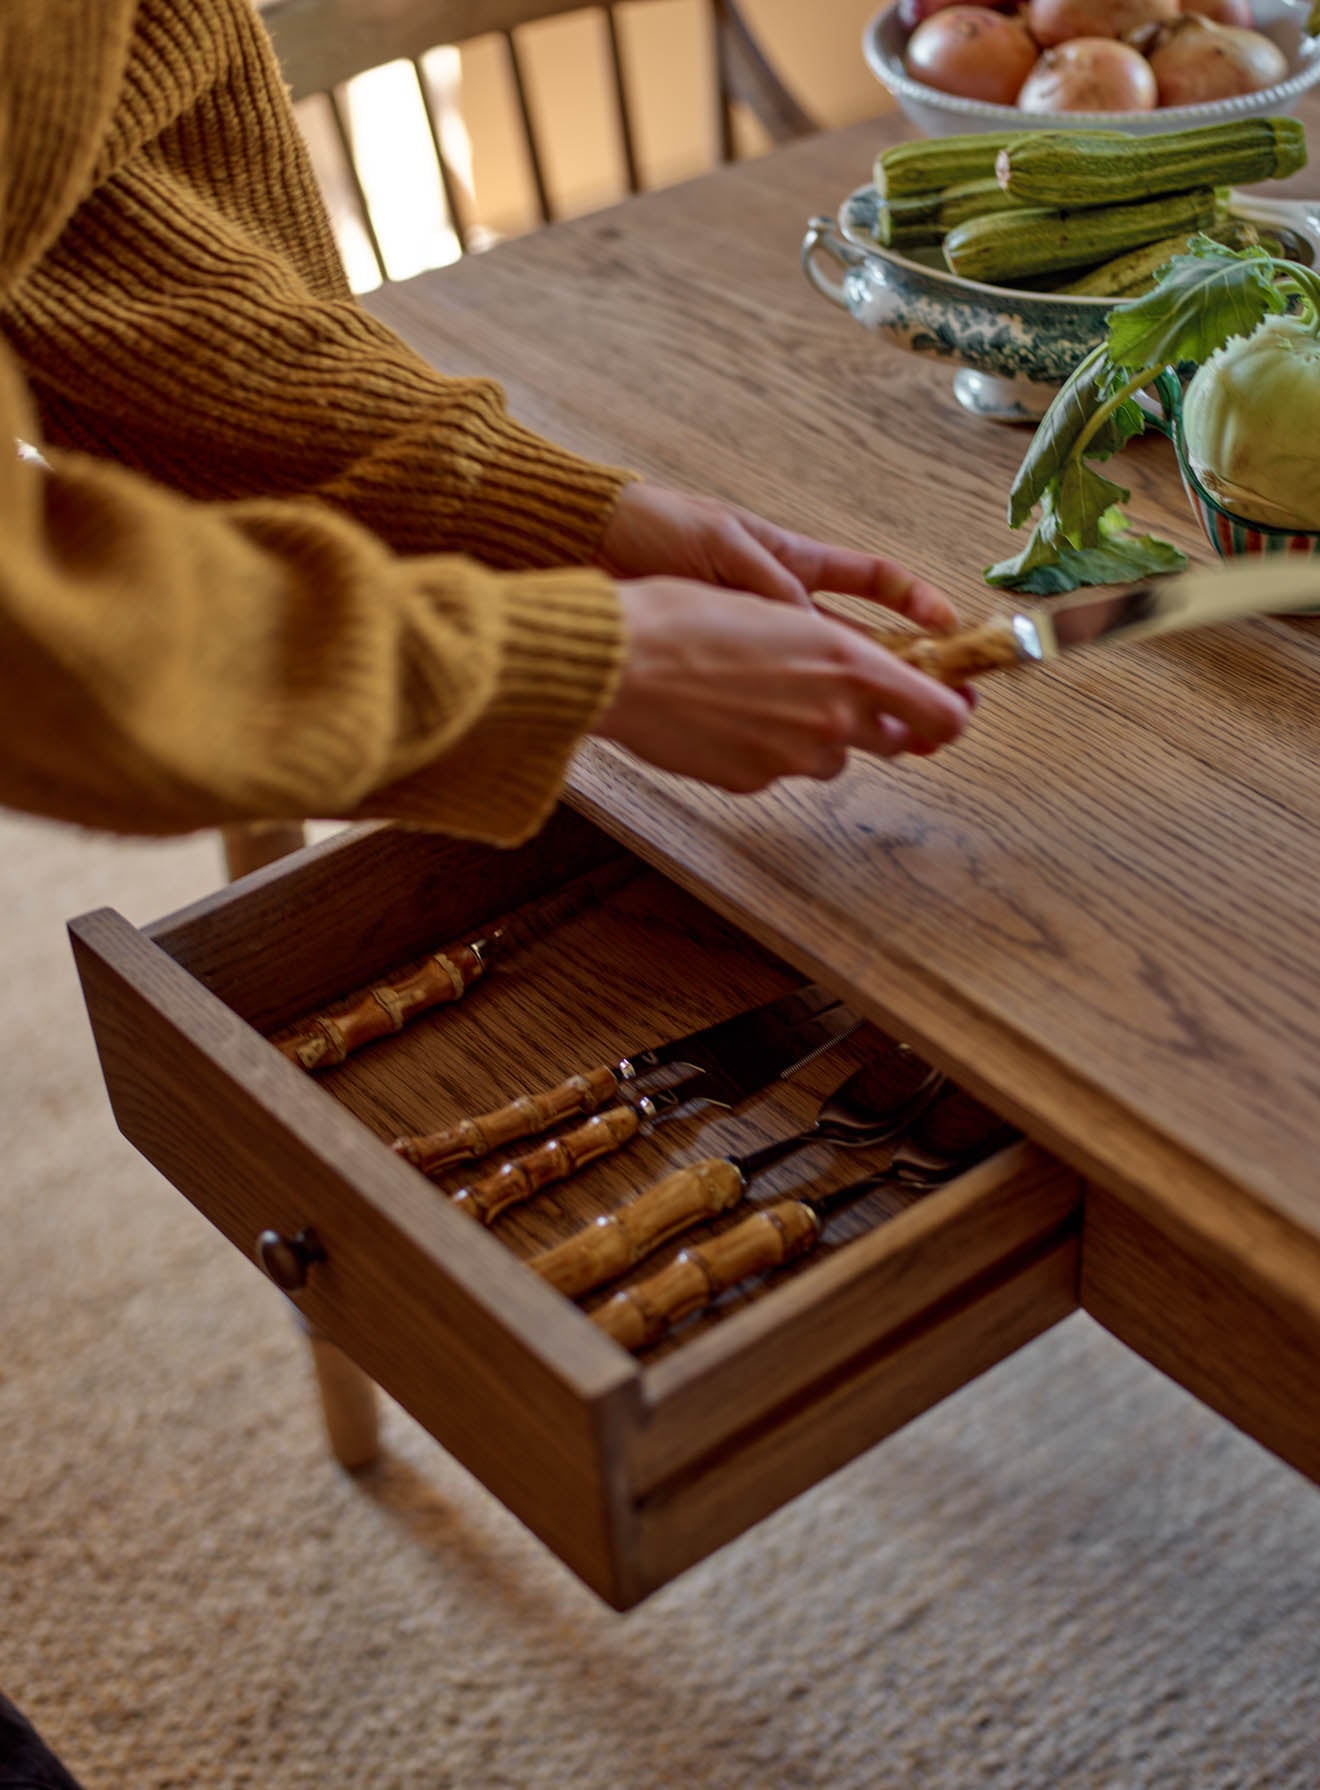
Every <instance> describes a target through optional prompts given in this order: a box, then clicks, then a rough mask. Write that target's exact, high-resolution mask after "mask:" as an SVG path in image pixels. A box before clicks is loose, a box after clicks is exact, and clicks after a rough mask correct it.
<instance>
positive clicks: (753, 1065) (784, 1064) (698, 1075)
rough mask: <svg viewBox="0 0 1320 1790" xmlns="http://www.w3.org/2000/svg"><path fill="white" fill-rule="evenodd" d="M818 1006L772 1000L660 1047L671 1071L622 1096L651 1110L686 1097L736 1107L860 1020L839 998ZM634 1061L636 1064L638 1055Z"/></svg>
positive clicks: (844, 1034)
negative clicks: (683, 1041)
mask: <svg viewBox="0 0 1320 1790" xmlns="http://www.w3.org/2000/svg"><path fill="white" fill-rule="evenodd" d="M827 998H829V999H831V1001H832V1004H831V1005H829V1006H827V1007H824V1008H822V1009H821V1010H820V1011H818V1012H816V1013H814V1014H812V1013H803V1012H801V1011H800V1010H799V1008H798V1007H797V1006H795V1005H793V1004H791V1003H790V1004H788V1005H785V1003H783V1002H777V1001H776V1002H771V1003H770V1005H769V1006H767V1007H760V1008H757V1009H755V1010H754V1011H753V1012H751V1013H741V1014H738V1015H737V1016H736V1017H735V1018H734V1019H730V1020H726V1021H724V1023H723V1024H722V1025H718V1026H713V1027H711V1028H709V1030H708V1031H707V1032H706V1033H704V1034H698V1036H697V1038H696V1039H690V1040H688V1041H687V1046H686V1047H682V1048H680V1047H671V1046H668V1045H666V1046H662V1047H661V1049H662V1050H664V1051H665V1052H669V1051H670V1050H671V1049H673V1050H674V1056H673V1057H667V1058H666V1066H668V1067H672V1068H673V1069H674V1070H675V1071H676V1073H675V1074H674V1075H672V1076H666V1077H665V1078H664V1079H663V1081H662V1082H661V1083H660V1085H659V1087H656V1086H655V1085H654V1084H653V1083H652V1082H651V1078H650V1077H649V1076H648V1077H647V1078H646V1081H645V1082H644V1083H643V1084H642V1085H641V1086H638V1084H636V1083H634V1084H632V1085H631V1086H629V1087H625V1088H624V1089H623V1090H622V1092H623V1098H624V1099H625V1100H631V1099H636V1098H638V1097H639V1096H642V1095H645V1096H646V1097H648V1098H649V1099H650V1100H651V1101H652V1103H653V1107H654V1109H656V1110H669V1109H672V1108H673V1107H675V1106H677V1105H679V1104H680V1103H686V1102H687V1101H689V1100H709V1101H712V1102H714V1103H715V1104H716V1105H717V1106H737V1104H738V1103H739V1101H741V1100H745V1099H746V1098H747V1096H748V1095H749V1094H754V1093H756V1092H757V1090H758V1089H760V1088H764V1087H767V1086H768V1085H769V1083H771V1082H772V1081H778V1080H779V1079H780V1078H781V1077H782V1076H785V1075H790V1074H792V1072H793V1071H794V1070H796V1069H800V1068H801V1067H802V1066H803V1064H804V1063H807V1062H809V1061H810V1060H811V1059H812V1058H813V1057H816V1056H819V1055H820V1054H821V1052H822V1051H825V1050H828V1049H829V1048H830V1047H831V1046H832V1045H834V1044H838V1043H839V1042H840V1041H841V1040H842V1039H843V1038H846V1037H847V1036H848V1034H849V1033H850V1032H852V1031H855V1030H856V1028H857V1026H858V1025H859V1024H860V1023H861V1022H860V1021H859V1019H858V1017H857V1015H856V1014H855V1013H853V1012H852V1011H851V1010H850V1009H849V1008H847V1007H845V1006H844V1005H843V1003H842V1002H840V1001H833V1000H832V997H827ZM633 1061H634V1062H635V1063H637V1064H638V1066H639V1067H640V1066H641V1060H640V1059H638V1058H634V1059H633Z"/></svg>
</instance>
